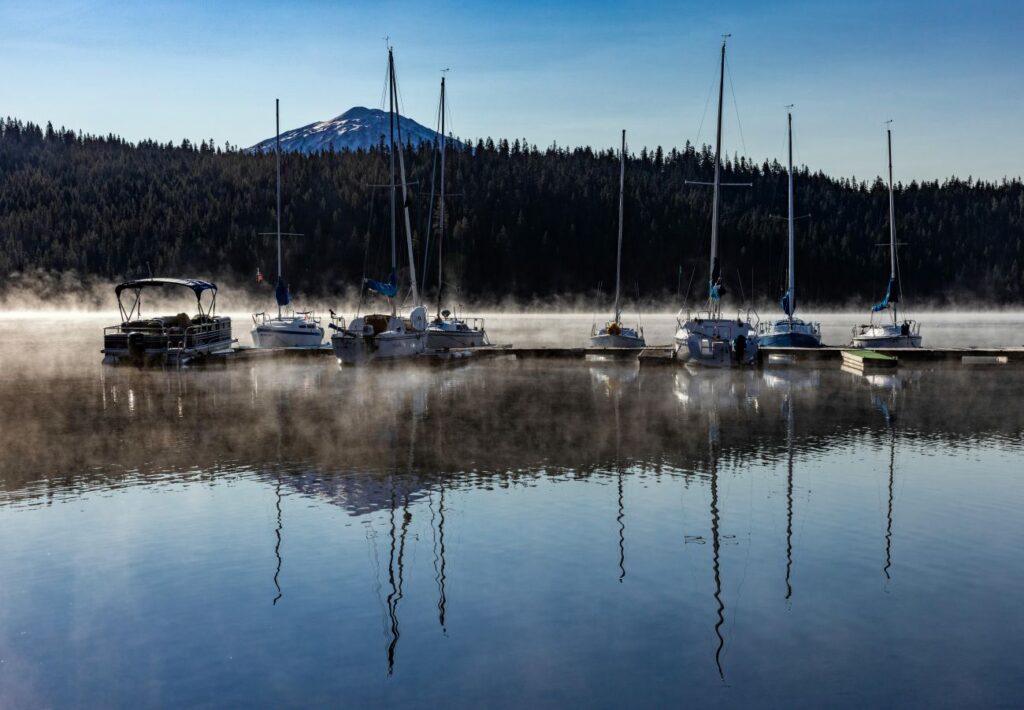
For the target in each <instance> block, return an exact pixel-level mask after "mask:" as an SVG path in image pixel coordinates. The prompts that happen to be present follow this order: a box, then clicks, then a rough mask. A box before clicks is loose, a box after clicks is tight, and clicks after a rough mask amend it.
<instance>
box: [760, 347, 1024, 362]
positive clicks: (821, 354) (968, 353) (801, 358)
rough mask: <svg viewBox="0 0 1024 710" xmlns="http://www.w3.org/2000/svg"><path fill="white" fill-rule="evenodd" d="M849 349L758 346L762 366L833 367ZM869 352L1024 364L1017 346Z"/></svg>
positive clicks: (910, 357) (916, 358) (915, 359)
mask: <svg viewBox="0 0 1024 710" xmlns="http://www.w3.org/2000/svg"><path fill="white" fill-rule="evenodd" d="M851 350H852V348H837V347H821V348H760V349H759V350H758V360H759V361H760V364H761V365H762V366H767V367H771V366H774V365H783V364H789V365H794V366H804V367H835V366H837V365H840V364H841V363H842V361H843V353H845V352H850V351H851ZM872 352H875V353H878V354H879V355H887V356H889V357H894V358H896V359H897V360H898V361H899V364H900V366H901V367H906V366H921V365H929V366H932V365H934V366H945V367H972V366H989V367H992V366H1013V365H1016V366H1020V365H1024V347H1017V348H879V349H877V350H873V351H872Z"/></svg>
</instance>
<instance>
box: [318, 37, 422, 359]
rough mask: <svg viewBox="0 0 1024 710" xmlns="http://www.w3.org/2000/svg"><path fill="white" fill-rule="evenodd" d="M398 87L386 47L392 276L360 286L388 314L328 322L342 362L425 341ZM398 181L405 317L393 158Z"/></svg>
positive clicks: (415, 351)
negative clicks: (344, 323) (407, 302)
mask: <svg viewBox="0 0 1024 710" xmlns="http://www.w3.org/2000/svg"><path fill="white" fill-rule="evenodd" d="M397 104H398V89H397V86H396V80H395V57H394V49H393V48H392V47H388V115H389V118H390V125H391V132H390V144H389V151H390V176H391V184H390V202H391V274H390V276H389V277H388V280H387V281H386V282H381V281H376V280H374V279H365V280H364V283H363V287H364V288H365V289H369V290H370V291H373V292H375V293H378V294H380V295H382V296H384V297H385V298H387V300H388V304H389V305H390V307H391V312H390V313H386V314H381V313H375V314H369V315H365V316H361V315H358V313H357V314H356V317H355V318H353V319H352V321H351V322H350V323H349V324H348V327H336V326H333V324H332V328H333V329H334V331H335V332H334V335H332V336H331V346H332V347H333V348H334V354H335V355H336V356H337V358H338V362H339V363H341V364H350V365H351V364H359V363H364V362H369V361H374V360H395V359H400V358H407V357H412V356H416V355H419V354H420V353H422V352H423V351H424V349H425V347H426V343H427V309H426V308H424V307H423V305H422V304H421V303H420V295H419V289H418V288H417V286H416V261H415V259H414V258H413V253H412V228H411V225H410V222H409V187H408V183H407V181H406V177H405V157H404V155H403V152H402V140H401V126H400V125H399V126H398V134H399V135H398V140H397V141H396V137H395V127H396V115H395V109H396V106H397ZM396 157H397V158H398V167H399V171H400V173H401V182H402V205H403V207H402V210H403V214H404V217H405V240H406V246H407V248H408V256H409V276H410V280H411V282H412V301H413V304H414V306H413V308H412V310H411V311H410V313H409V317H408V318H403V317H401V316H400V315H398V312H397V309H396V304H395V299H396V298H397V296H398V251H397V245H396V240H395V233H396V221H397V215H396V210H395V199H396V190H397V187H396V184H395V158H396Z"/></svg>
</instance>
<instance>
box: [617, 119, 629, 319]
mask: <svg viewBox="0 0 1024 710" xmlns="http://www.w3.org/2000/svg"><path fill="white" fill-rule="evenodd" d="M625 191H626V129H625V128H623V129H622V151H621V152H620V154H619V251H618V254H617V256H616V257H615V322H616V323H618V322H619V315H620V313H621V309H620V308H619V303H620V301H619V294H620V282H621V280H622V215H623V206H624V203H625Z"/></svg>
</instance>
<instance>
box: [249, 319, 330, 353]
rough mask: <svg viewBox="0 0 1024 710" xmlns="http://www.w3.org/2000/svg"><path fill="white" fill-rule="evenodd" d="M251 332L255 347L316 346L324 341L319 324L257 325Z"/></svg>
mask: <svg viewBox="0 0 1024 710" xmlns="http://www.w3.org/2000/svg"><path fill="white" fill-rule="evenodd" d="M251 334H252V344H253V345H254V346H255V347H257V348H318V347H320V345H321V344H322V343H323V341H324V330H323V328H321V327H319V326H314V327H313V328H301V327H295V326H293V325H291V324H288V325H258V326H256V327H255V328H253V329H252V333H251Z"/></svg>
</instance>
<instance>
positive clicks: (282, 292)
mask: <svg viewBox="0 0 1024 710" xmlns="http://www.w3.org/2000/svg"><path fill="white" fill-rule="evenodd" d="M274 296H275V297H276V298H277V305H279V306H287V305H288V304H289V303H291V302H292V295H291V293H289V292H288V284H286V283H285V282H284V277H283V276H278V277H277V288H275V289H274Z"/></svg>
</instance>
